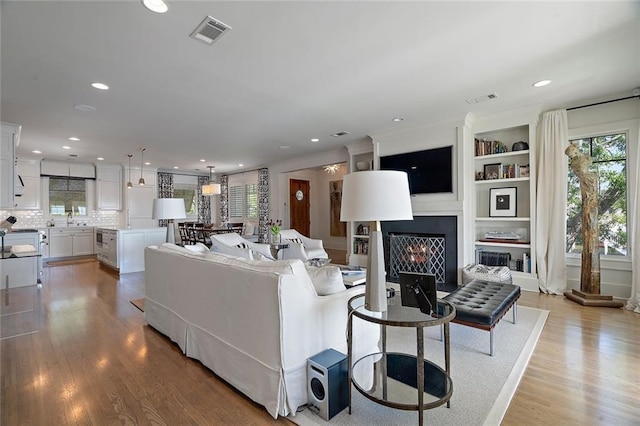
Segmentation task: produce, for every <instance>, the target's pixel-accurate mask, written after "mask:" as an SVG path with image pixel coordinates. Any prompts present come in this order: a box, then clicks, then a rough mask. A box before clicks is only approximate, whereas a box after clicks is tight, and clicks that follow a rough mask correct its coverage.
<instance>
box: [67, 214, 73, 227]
mask: <svg viewBox="0 0 640 426" xmlns="http://www.w3.org/2000/svg"><path fill="white" fill-rule="evenodd" d="M72 224H73V213H71V212H69V213H67V226H68V225H72Z"/></svg>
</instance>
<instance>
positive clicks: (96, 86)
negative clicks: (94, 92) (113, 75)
mask: <svg viewBox="0 0 640 426" xmlns="http://www.w3.org/2000/svg"><path fill="white" fill-rule="evenodd" d="M91 87H93V88H94V89H98V90H109V86H107V85H106V84H104V83H98V82H96V83H91Z"/></svg>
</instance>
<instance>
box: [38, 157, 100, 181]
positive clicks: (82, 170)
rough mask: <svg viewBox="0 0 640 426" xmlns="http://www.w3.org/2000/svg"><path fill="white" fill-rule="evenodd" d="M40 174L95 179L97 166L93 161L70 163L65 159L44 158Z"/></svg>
mask: <svg viewBox="0 0 640 426" xmlns="http://www.w3.org/2000/svg"><path fill="white" fill-rule="evenodd" d="M40 174H42V175H45V176H63V177H76V178H86V179H95V177H96V168H95V166H94V165H93V164H91V163H70V162H65V161H51V160H43V161H42V162H41V163H40Z"/></svg>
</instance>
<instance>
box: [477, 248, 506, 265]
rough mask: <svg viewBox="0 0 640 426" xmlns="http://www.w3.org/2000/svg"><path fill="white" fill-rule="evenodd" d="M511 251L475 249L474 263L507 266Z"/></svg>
mask: <svg viewBox="0 0 640 426" xmlns="http://www.w3.org/2000/svg"><path fill="white" fill-rule="evenodd" d="M510 260H511V253H503V252H498V251H487V250H483V249H482V248H478V249H476V263H480V264H482V265H486V266H509V262H510Z"/></svg>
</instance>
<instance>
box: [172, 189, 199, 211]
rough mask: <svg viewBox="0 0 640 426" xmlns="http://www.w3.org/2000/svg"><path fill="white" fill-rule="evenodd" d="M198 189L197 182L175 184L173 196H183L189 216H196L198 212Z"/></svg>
mask: <svg viewBox="0 0 640 426" xmlns="http://www.w3.org/2000/svg"><path fill="white" fill-rule="evenodd" d="M197 191H198V185H197V184H193V185H191V184H184V183H175V184H174V185H173V198H182V199H183V200H184V210H185V212H186V213H187V216H195V215H196V214H198V206H197V202H196V194H197Z"/></svg>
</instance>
